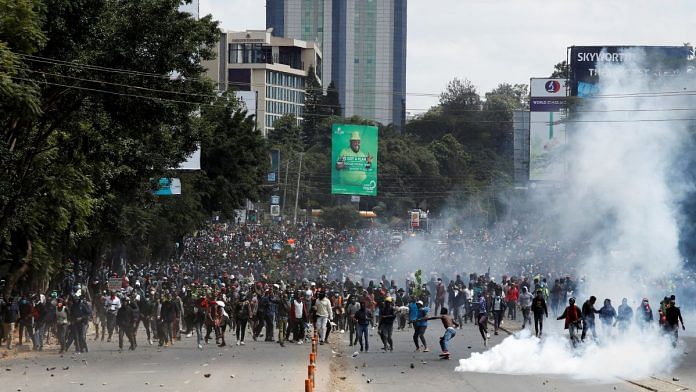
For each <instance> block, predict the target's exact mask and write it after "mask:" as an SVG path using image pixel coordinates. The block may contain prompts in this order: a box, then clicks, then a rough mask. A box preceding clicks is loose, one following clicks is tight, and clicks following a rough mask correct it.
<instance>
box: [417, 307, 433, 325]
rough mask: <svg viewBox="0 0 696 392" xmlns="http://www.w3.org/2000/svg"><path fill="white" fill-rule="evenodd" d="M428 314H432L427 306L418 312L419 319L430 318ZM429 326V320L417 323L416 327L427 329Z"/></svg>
mask: <svg viewBox="0 0 696 392" xmlns="http://www.w3.org/2000/svg"><path fill="white" fill-rule="evenodd" d="M428 312H430V308H429V307H427V306H424V307H422V308H420V309H419V310H418V318H420V319H425V318H427V317H428ZM427 326H428V320H420V321H416V327H427Z"/></svg>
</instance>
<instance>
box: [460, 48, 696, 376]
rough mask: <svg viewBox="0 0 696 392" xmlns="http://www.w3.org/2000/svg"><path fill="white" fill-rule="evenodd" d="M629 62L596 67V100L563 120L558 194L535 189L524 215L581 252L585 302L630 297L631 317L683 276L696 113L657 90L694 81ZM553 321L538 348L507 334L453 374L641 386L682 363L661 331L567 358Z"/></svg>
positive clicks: (638, 58) (683, 98)
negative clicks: (563, 170)
mask: <svg viewBox="0 0 696 392" xmlns="http://www.w3.org/2000/svg"><path fill="white" fill-rule="evenodd" d="M629 57H630V58H631V59H632V60H631V61H627V62H624V63H609V62H606V63H605V62H602V63H598V65H597V67H598V70H599V71H600V72H599V73H600V74H601V75H603V76H602V78H601V79H600V82H599V87H600V88H599V90H600V93H599V94H600V95H598V96H597V97H595V98H590V99H585V100H584V101H585V102H583V105H582V106H581V107H579V108H578V110H577V113H576V114H577V115H576V116H574V117H573V118H572V119H571V120H570V121H569V123H568V128H567V130H568V144H567V145H568V147H567V150H566V152H565V159H566V162H567V165H568V170H567V178H566V179H565V180H566V181H565V182H564V183H563V186H562V188H561V189H558V188H554V189H550V190H544V189H536V190H534V191H533V192H530V193H534V194H533V195H532V196H530V197H531V198H530V199H529V200H528V201H527V206H528V207H530V208H531V211H532V212H533V213H534V214H537V215H538V216H540V217H541V220H548V221H552V222H553V225H554V228H555V230H556V231H557V235H558V236H559V238H564V239H570V240H571V241H575V242H578V243H582V244H583V252H582V254H581V255H580V256H579V258H578V260H577V261H578V262H577V264H576V265H573V266H570V265H569V266H568V268H573V270H574V271H576V273H577V276H578V277H583V278H584V284H583V285H582V287H583V289H582V292H581V293H576V294H579V295H582V296H578V305H580V304H582V302H583V301H584V300H585V299H586V297H589V296H590V295H595V296H597V298H598V305H599V304H601V302H602V300H603V299H604V298H611V299H612V301H613V303H614V304H615V306H616V305H618V304H619V303H620V301H621V298H623V297H626V298H628V299H629V304H631V305H632V307H633V308H634V309H635V305H636V304H637V303H638V302H639V301H640V299H641V298H642V297H649V298H650V300H651V303H653V312H656V311H657V308H658V304H657V301H656V300H659V299H660V298H662V296H664V295H669V294H672V293H671V292H670V290H672V288H670V287H669V285H668V284H667V282H668V281H669V280H670V279H671V278H672V277H674V276H675V275H677V274H680V273H681V270H682V267H683V265H682V257H681V256H680V252H679V226H678V221H679V219H680V218H679V211H680V210H679V203H680V202H681V201H682V199H683V198H684V196H685V194H686V193H687V192H691V191H692V186H693V184H692V183H690V182H689V181H687V180H685V179H686V178H688V177H686V176H684V174H685V173H683V172H682V171H681V170H682V169H683V167H684V165H683V164H680V156H681V157H682V158H683V155H681V152H682V148H683V146H684V145H685V144H686V143H688V141H689V140H690V139H689V133H688V131H689V128H688V127H689V126H693V121H684V119H688V118H690V117H693V115H692V114H691V113H692V112H690V111H684V110H675V109H680V108H693V107H696V106H694V103H695V102H694V98H693V97H692V96H691V95H689V94H680V93H676V94H674V93H673V94H661V93H660V92H665V91H668V92H679V91H683V90H684V87H685V86H689V85H690V84H693V83H691V82H689V80H688V79H693V77H692V75H681V76H669V77H655V76H654V75H652V74H650V73H646V72H645V71H644V70H645V69H646V68H647V66H646V59H645V58H644V55H643V54H642V52H640V51H639V50H635V51H633V53H632V55H631V56H629ZM653 69H654V68H653ZM686 90H693V88H687V89H686ZM677 301H678V302H679V298H677ZM655 316H657V314H655ZM549 320H552V319H549ZM547 324H552V327H551V328H548V327H547V328H546V330H545V334H546V336H545V337H544V339H543V341H542V342H539V341H538V339H536V338H530V337H528V336H522V335H519V336H516V337H508V338H507V339H505V341H504V342H503V343H502V344H501V345H499V346H496V347H494V348H493V349H491V350H490V351H487V352H484V353H481V354H473V355H472V356H471V357H470V358H468V359H463V360H461V361H460V365H459V367H458V368H457V370H458V371H476V372H494V373H515V374H539V373H547V374H566V375H571V376H575V377H580V378H593V379H602V380H607V379H611V378H613V377H624V378H641V377H646V376H649V375H651V374H655V373H659V372H663V371H667V370H669V368H670V366H673V365H674V363H675V361H676V358H677V357H678V355H679V354H680V353H679V351H680V350H678V349H677V350H673V349H671V346H670V345H669V343H667V342H665V341H664V337H662V336H660V334H659V332H657V331H652V332H639V331H636V330H633V331H631V332H630V333H628V334H626V335H622V336H619V337H614V338H612V339H601V340H600V341H601V344H599V345H595V344H587V345H583V347H582V348H581V349H579V350H572V349H570V347H569V344H568V338H567V334H566V333H564V332H563V330H562V326H559V325H558V324H562V323H561V322H560V321H559V322H555V321H549V322H548V323H547ZM598 328H599V326H598Z"/></svg>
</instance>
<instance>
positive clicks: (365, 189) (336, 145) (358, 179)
mask: <svg viewBox="0 0 696 392" xmlns="http://www.w3.org/2000/svg"><path fill="white" fill-rule="evenodd" d="M331 133H332V137H331V145H332V148H331V193H332V194H339V195H363V196H376V195H377V146H378V135H377V134H378V132H377V127H374V126H368V125H353V124H334V125H333V127H332V132H331Z"/></svg>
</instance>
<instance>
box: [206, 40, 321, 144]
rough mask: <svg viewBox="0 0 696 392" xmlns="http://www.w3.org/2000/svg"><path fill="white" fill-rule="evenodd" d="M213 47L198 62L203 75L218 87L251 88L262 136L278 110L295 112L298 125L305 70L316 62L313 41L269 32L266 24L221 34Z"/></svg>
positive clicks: (318, 53) (316, 48)
mask: <svg viewBox="0 0 696 392" xmlns="http://www.w3.org/2000/svg"><path fill="white" fill-rule="evenodd" d="M216 51H217V58H216V60H212V61H206V62H204V66H205V67H206V68H207V73H208V76H209V77H211V78H212V79H213V80H215V81H217V82H218V83H219V89H220V90H226V89H228V88H232V89H235V90H237V91H254V92H256V99H257V104H256V108H257V110H256V114H257V117H256V123H257V127H258V129H260V130H261V131H262V132H263V134H264V136H265V135H267V134H268V131H269V130H270V129H273V122H274V121H276V120H277V119H278V118H280V117H281V116H283V115H284V114H293V115H295V116H296V117H297V119H298V124H299V122H300V121H301V120H302V114H303V110H304V96H305V80H306V78H307V76H308V74H309V69H310V67H314V69H321V67H322V64H321V62H322V52H321V50H320V49H319V46H318V45H317V44H316V43H314V42H312V41H301V40H297V39H292V38H284V37H275V36H273V35H272V29H269V30H247V31H242V32H225V33H222V34H221V36H220V43H219V45H218V47H217V50H216ZM317 79H318V81H319V83H320V84H321V78H320V77H319V76H318V75H317Z"/></svg>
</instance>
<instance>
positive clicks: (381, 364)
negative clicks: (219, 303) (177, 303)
mask: <svg viewBox="0 0 696 392" xmlns="http://www.w3.org/2000/svg"><path fill="white" fill-rule="evenodd" d="M506 327H508V328H511V329H515V328H517V327H518V326H517V325H515V324H514V323H510V322H508V323H507V324H506ZM442 332H443V329H442V326H441V325H440V323H439V322H431V325H430V327H429V328H428V332H427V333H426V338H427V341H428V344H429V348H430V349H431V352H428V353H422V352H418V353H416V352H413V349H414V346H413V342H412V331H411V330H406V331H404V332H395V333H394V346H395V350H394V351H393V352H387V353H385V352H382V351H381V350H380V349H379V348H380V347H381V342H380V341H379V337H378V336H377V331H376V330H371V331H370V333H371V335H372V336H371V337H370V339H371V343H370V344H371V351H370V352H368V353H362V354H360V353H358V355H357V356H356V357H355V358H354V357H353V352H354V351H356V350H355V347H348V346H347V343H348V342H347V340H348V336H347V334H340V333H334V334H333V335H332V338H331V344H329V345H324V346H319V358H318V361H317V364H318V367H317V388H316V389H315V390H316V391H332V392H336V391H340V392H359V391H380V392H383V391H399V392H403V391H416V390H424V391H425V390H434V389H441V390H454V389H455V388H457V389H461V388H463V389H464V390H471V391H487V392H488V391H495V390H508V389H510V388H513V389H514V390H515V391H535V392H537V391H578V392H579V391H646V390H656V391H672V392H673V391H678V390H682V388H685V387H688V388H689V389H692V390H693V389H694V388H696V372H694V370H696V358H695V357H694V356H693V355H691V354H690V352H689V350H688V349H687V350H686V354H684V357H683V358H682V361H681V362H680V365H679V366H678V367H677V368H676V369H675V370H673V371H671V372H670V374H657V375H655V377H656V378H652V377H647V378H645V379H642V380H632V381H635V382H636V383H637V384H639V385H640V386H639V385H634V384H631V383H629V382H625V381H616V382H610V383H606V382H605V383H599V382H594V381H583V380H573V379H570V378H568V377H566V376H558V375H556V376H547V375H505V374H491V373H471V372H455V371H454V368H455V367H456V366H457V365H458V359H460V358H468V357H469V356H471V354H472V353H474V352H483V351H485V350H486V348H484V347H483V343H482V340H481V338H480V336H479V335H478V330H477V329H475V328H474V327H473V326H472V325H471V324H469V325H465V327H464V329H462V330H457V336H456V338H455V339H454V340H453V341H452V342H451V346H450V352H452V359H451V360H449V361H447V360H440V359H439V356H438V354H439V345H438V339H439V337H440V336H441V334H442ZM141 334H142V331H141ZM505 337H507V334H505V333H502V332H501V335H500V336H491V343H490V344H491V346H492V345H495V344H498V343H500V342H501V341H502V339H503V338H505ZM683 340H684V341H685V342H686V344H687V347H694V345H696V338H694V337H684V338H683ZM139 341H140V342H141V346H139V347H138V349H137V350H136V351H135V352H129V351H127V350H126V351H124V352H122V353H121V352H118V350H117V344H116V343H115V342H112V343H102V342H94V341H90V342H89V345H90V352H89V353H88V354H82V355H76V354H73V353H70V354H65V355H63V356H61V355H59V354H58V353H57V351H56V350H55V349H53V348H49V349H47V350H45V351H44V352H42V353H34V352H26V351H23V350H19V352H18V354H17V355H16V356H10V357H8V358H4V359H1V360H0V391H38V392H41V391H71V392H72V391H80V390H85V391H105V392H106V391H114V392H116V391H117V392H124V391H186V392H192V391H217V390H223V389H231V388H234V389H237V388H243V389H247V390H249V389H250V388H251V390H252V391H253V390H254V389H261V390H263V391H264V392H267V391H303V390H304V379H305V378H306V374H307V364H308V354H309V351H310V345H306V344H305V345H295V344H288V345H286V347H285V348H281V347H280V346H279V345H278V344H277V343H266V342H261V341H259V342H253V341H251V340H249V341H247V344H246V346H234V345H232V346H228V347H224V348H218V347H216V346H215V345H213V344H210V345H207V346H205V347H204V349H203V350H198V349H197V348H196V344H195V337H194V338H184V339H182V340H181V341H180V342H176V344H175V345H174V346H173V347H163V348H159V347H157V346H156V345H155V346H148V345H147V344H145V345H142V342H145V338H144V336H140V340H139ZM4 351H5V350H4V349H0V353H2V352H4ZM520 360H524V358H520ZM206 375H209V376H207V377H206ZM675 379H676V381H675ZM368 381H369V382H368ZM646 387H647V388H646ZM648 388H650V389H648Z"/></svg>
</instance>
